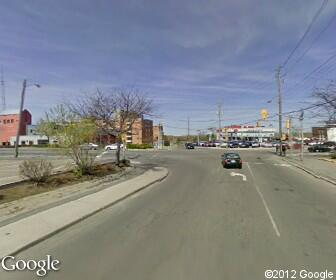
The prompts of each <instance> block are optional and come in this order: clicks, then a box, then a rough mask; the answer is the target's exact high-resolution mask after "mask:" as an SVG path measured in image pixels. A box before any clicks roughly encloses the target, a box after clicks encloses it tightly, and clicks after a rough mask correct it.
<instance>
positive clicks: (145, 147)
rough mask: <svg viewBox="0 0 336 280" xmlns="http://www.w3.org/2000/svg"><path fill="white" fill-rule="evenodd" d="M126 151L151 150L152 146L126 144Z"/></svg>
mask: <svg viewBox="0 0 336 280" xmlns="http://www.w3.org/2000/svg"><path fill="white" fill-rule="evenodd" d="M127 148H128V149H151V148H153V145H152V144H127Z"/></svg>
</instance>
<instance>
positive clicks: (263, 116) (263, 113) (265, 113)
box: [261, 109, 269, 120]
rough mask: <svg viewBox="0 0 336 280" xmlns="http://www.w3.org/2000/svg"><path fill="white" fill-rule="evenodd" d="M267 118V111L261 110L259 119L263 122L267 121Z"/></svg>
mask: <svg viewBox="0 0 336 280" xmlns="http://www.w3.org/2000/svg"><path fill="white" fill-rule="evenodd" d="M268 117H269V114H268V110H266V109H262V110H261V118H262V119H263V120H267V119H268Z"/></svg>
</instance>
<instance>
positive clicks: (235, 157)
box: [222, 153, 243, 169]
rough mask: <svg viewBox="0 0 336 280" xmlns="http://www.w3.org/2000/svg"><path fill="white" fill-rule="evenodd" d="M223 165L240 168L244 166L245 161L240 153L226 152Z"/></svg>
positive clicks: (223, 156)
mask: <svg viewBox="0 0 336 280" xmlns="http://www.w3.org/2000/svg"><path fill="white" fill-rule="evenodd" d="M222 165H223V167H224V168H239V169H241V168H242V167H243V161H242V159H241V158H240V155H239V154H238V153H224V154H223V155H222Z"/></svg>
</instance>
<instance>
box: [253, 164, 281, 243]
mask: <svg viewBox="0 0 336 280" xmlns="http://www.w3.org/2000/svg"><path fill="white" fill-rule="evenodd" d="M247 167H248V169H249V171H250V173H251V176H252V178H253V181H254V182H255V177H254V174H253V172H252V169H251V167H250V165H249V164H248V163H247ZM254 186H255V188H256V190H257V192H258V194H259V196H260V198H261V201H262V203H263V204H264V207H265V209H266V212H267V215H268V217H269V219H270V221H271V223H272V226H273V229H274V231H275V234H276V235H277V236H278V237H280V232H279V229H278V226H277V224H276V223H275V221H274V219H273V216H272V214H271V211H270V209H269V207H268V205H267V203H266V200H265V198H264V196H263V194H262V192H261V191H260V188H259V186H258V185H257V184H256V183H254Z"/></svg>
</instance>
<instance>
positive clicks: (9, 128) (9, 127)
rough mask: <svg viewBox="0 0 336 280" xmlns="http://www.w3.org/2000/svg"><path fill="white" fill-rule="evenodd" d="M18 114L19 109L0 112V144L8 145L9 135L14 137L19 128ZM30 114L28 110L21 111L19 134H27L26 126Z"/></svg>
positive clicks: (29, 121) (29, 123)
mask: <svg viewBox="0 0 336 280" xmlns="http://www.w3.org/2000/svg"><path fill="white" fill-rule="evenodd" d="M19 120H20V114H19V110H5V111H3V112H1V114H0V145H1V146H8V145H10V143H11V137H15V136H16V134H17V131H18V129H19ZM31 122H32V115H31V114H30V113H29V111H28V110H23V111H22V123H21V126H20V130H19V134H20V135H26V134H27V126H28V125H31Z"/></svg>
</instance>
